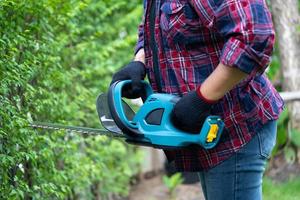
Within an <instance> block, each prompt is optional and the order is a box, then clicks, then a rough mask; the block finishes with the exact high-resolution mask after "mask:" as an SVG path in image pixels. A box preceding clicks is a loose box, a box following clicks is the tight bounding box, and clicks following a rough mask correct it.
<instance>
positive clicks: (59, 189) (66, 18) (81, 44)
mask: <svg viewBox="0 0 300 200" xmlns="http://www.w3.org/2000/svg"><path fill="white" fill-rule="evenodd" d="M141 5H142V2H140V1H137V0H132V1H129V2H127V1H120V0H109V1H107V0H101V1H96V0H85V1H80V0H40V1H34V0H28V1H22V0H4V1H1V2H0V17H1V19H2V20H1V21H0V27H1V28H0V34H1V37H0V84H1V87H0V128H1V129H0V174H1V176H0V190H1V191H0V195H1V199H7V198H9V199H11V198H12V199H24V198H26V199H28V198H34V199H64V198H70V199H75V198H84V199H90V198H95V197H99V196H102V197H107V196H109V195H111V194H117V195H126V194H127V192H128V183H129V181H130V177H131V176H132V175H133V174H134V173H136V171H137V170H138V165H139V162H140V158H141V156H140V154H139V152H137V150H136V149H134V148H133V147H128V146H127V145H125V144H124V143H122V142H121V141H119V140H110V139H108V138H105V137H101V136H100V137H87V136H82V135H76V134H73V133H69V132H61V131H57V132H47V131H35V130H32V129H31V128H28V127H27V125H28V122H29V121H30V120H38V121H48V122H59V123H64V124H70V125H71V124H72V125H78V126H89V127H97V126H99V122H98V120H97V115H96V111H95V110H96V109H95V105H94V102H95V98H96V96H97V94H98V93H99V92H104V91H106V89H107V86H108V84H109V81H110V78H111V74H112V73H113V72H114V71H115V70H116V69H117V68H118V67H121V66H122V65H124V64H125V63H126V62H128V61H129V60H130V59H131V58H132V54H133V48H134V45H135V41H136V31H137V25H138V23H139V20H138V19H139V18H140V17H139V16H141V14H142V13H141V12H142V8H141ZM128 49H132V51H128Z"/></svg>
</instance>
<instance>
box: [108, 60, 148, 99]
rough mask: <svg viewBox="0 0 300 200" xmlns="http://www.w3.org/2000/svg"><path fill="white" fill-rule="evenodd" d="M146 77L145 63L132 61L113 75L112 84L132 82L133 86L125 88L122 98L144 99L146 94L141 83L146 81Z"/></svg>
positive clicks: (129, 85)
mask: <svg viewBox="0 0 300 200" xmlns="http://www.w3.org/2000/svg"><path fill="white" fill-rule="evenodd" d="M145 76H146V70H145V65H144V63H142V62H140V61H131V62H130V63H129V64H127V65H126V66H124V67H123V68H122V69H120V70H119V71H118V72H116V73H115V74H114V75H113V77H112V81H111V83H110V84H113V83H115V82H116V81H122V80H131V81H132V82H131V84H128V85H125V86H124V87H123V89H122V96H123V97H126V98H129V99H135V98H139V97H142V95H143V94H144V90H143V85H142V82H141V81H142V80H144V78H145Z"/></svg>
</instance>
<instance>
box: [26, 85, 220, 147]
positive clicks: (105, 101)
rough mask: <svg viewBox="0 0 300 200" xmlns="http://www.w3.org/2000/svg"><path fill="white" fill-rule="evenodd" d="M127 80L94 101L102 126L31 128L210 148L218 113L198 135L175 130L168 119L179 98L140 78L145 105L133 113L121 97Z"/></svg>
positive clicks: (43, 125)
mask: <svg viewBox="0 0 300 200" xmlns="http://www.w3.org/2000/svg"><path fill="white" fill-rule="evenodd" d="M127 84H131V82H130V81H129V80H126V81H119V82H115V83H114V84H112V85H111V86H110V88H109V91H108V93H107V94H106V93H104V94H100V95H99V96H98V98H97V101H96V107H97V112H98V117H99V120H100V122H101V124H102V126H103V127H104V128H105V129H95V128H86V127H77V126H65V125H60V124H53V123H44V122H32V123H31V124H30V126H31V127H34V128H44V129H53V130H68V131H72V132H79V133H83V134H90V135H106V136H109V137H119V138H124V139H125V141H126V142H128V143H132V144H137V145H143V146H151V147H155V148H159V149H166V148H181V147H186V146H189V145H192V144H197V145H200V146H202V147H203V148H206V149H210V148H213V147H214V146H215V145H216V144H217V143H218V141H219V139H220V136H221V133H222V131H223V128H224V123H223V121H222V120H221V118H220V117H219V116H209V117H207V119H206V120H205V122H204V124H203V126H202V129H201V131H200V132H199V134H190V133H187V132H184V131H181V130H179V129H177V128H176V127H175V126H174V125H173V124H172V122H171V120H170V113H171V111H172V109H173V107H174V105H175V103H176V102H177V101H178V100H179V97H177V96H175V95H171V94H161V93H153V91H152V89H151V87H150V85H149V84H148V83H146V82H144V81H143V89H144V91H145V96H144V97H143V101H144V104H143V105H142V106H141V107H140V109H139V110H138V111H137V112H136V113H135V112H134V111H133V110H132V109H131V107H130V106H129V105H128V104H127V103H126V102H125V101H124V100H123V99H122V94H121V93H122V88H123V87H124V86H126V85H127Z"/></svg>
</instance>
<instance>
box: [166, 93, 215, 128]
mask: <svg viewBox="0 0 300 200" xmlns="http://www.w3.org/2000/svg"><path fill="white" fill-rule="evenodd" d="M216 102H217V101H210V100H207V99H205V98H204V97H203V96H202V94H201V93H200V88H197V90H196V91H191V92H189V93H188V94H187V95H185V96H183V97H182V98H181V99H180V100H179V101H178V102H177V103H176V104H175V106H174V108H173V110H172V112H171V121H172V123H173V124H174V126H175V127H177V128H178V129H181V130H183V131H186V132H190V133H199V132H200V129H201V128H202V125H203V123H204V121H205V119H206V118H207V117H208V116H209V115H210V114H211V108H212V106H213V105H214V104H215V103H216Z"/></svg>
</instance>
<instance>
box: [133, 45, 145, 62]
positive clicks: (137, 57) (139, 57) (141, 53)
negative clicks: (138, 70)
mask: <svg viewBox="0 0 300 200" xmlns="http://www.w3.org/2000/svg"><path fill="white" fill-rule="evenodd" d="M134 61H140V62H142V63H144V64H145V51H144V49H143V48H141V49H140V50H139V51H138V52H137V53H136V54H135V57H134Z"/></svg>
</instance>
